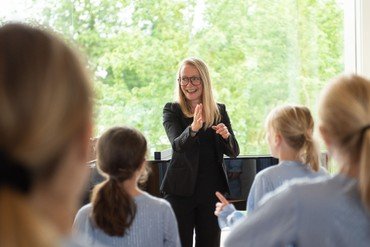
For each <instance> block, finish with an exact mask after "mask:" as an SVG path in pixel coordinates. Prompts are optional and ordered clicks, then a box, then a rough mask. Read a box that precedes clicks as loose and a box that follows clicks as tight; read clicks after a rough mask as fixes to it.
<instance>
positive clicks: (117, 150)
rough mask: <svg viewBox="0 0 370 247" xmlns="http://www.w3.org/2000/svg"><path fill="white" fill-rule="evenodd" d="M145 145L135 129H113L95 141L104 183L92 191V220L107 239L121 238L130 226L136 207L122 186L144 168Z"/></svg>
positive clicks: (141, 136)
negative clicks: (110, 237)
mask: <svg viewBox="0 0 370 247" xmlns="http://www.w3.org/2000/svg"><path fill="white" fill-rule="evenodd" d="M146 153H147V142H146V139H145V137H144V136H143V135H142V134H141V133H140V132H139V131H137V130H135V129H132V128H127V127H114V128H111V129H109V130H108V131H106V132H105V133H104V134H103V135H102V136H101V137H100V138H99V141H98V146H97V164H98V169H99V170H100V172H102V173H103V175H105V176H106V177H107V180H106V181H104V182H103V183H101V184H99V185H97V186H96V187H95V188H94V191H93V197H92V203H93V215H92V217H93V220H94V221H95V223H96V224H97V226H98V227H99V228H101V229H102V230H103V231H104V232H105V233H106V234H108V235H110V236H123V235H124V234H125V232H126V229H127V228H129V227H130V225H131V224H132V222H133V220H134V218H135V214H136V206H135V203H134V202H133V199H132V198H131V196H130V195H129V193H128V192H127V191H125V190H124V188H123V186H122V183H123V182H125V181H126V180H128V179H131V178H133V176H134V175H135V174H136V173H137V172H138V171H139V170H140V169H142V168H143V167H142V165H143V164H144V165H145V157H146Z"/></svg>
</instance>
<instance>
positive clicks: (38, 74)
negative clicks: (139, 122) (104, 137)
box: [0, 24, 92, 246]
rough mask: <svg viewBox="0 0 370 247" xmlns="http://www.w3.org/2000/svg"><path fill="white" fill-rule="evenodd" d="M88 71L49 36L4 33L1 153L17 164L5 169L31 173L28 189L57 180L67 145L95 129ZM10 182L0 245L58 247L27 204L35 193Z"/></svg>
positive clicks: (15, 29) (8, 28)
mask: <svg viewBox="0 0 370 247" xmlns="http://www.w3.org/2000/svg"><path fill="white" fill-rule="evenodd" d="M85 70H86V69H85V68H84V66H83V65H82V64H81V62H80V61H79V58H78V57H77V56H76V55H75V52H74V51H73V50H71V49H70V48H69V47H68V46H67V45H65V43H64V42H63V41H62V40H61V39H59V38H57V37H56V36H55V35H52V34H51V33H50V32H49V31H46V30H42V29H38V28H34V27H30V26H27V25H24V24H7V25H4V26H3V27H1V28H0V112H1V118H0V136H1V138H0V151H1V153H2V154H3V156H6V159H8V160H11V161H13V162H10V163H9V164H7V166H6V164H5V163H1V164H0V165H1V166H2V167H3V169H4V167H9V168H8V169H14V165H13V163H17V164H20V165H19V166H20V167H22V169H23V170H26V171H28V174H29V179H30V181H31V184H30V185H29V187H30V188H28V190H32V185H33V184H35V183H37V182H40V181H47V179H51V178H52V177H53V175H54V174H55V173H56V171H57V170H58V165H59V164H60V160H61V159H62V158H63V155H64V154H65V152H66V151H67V148H68V146H69V145H70V144H71V143H72V142H73V141H75V140H76V138H77V137H78V136H80V135H83V134H85V133H86V131H85V130H86V128H87V126H89V125H90V122H91V115H92V114H91V111H92V102H91V98H92V92H91V88H90V80H89V77H88V76H87V73H86V71H85ZM12 167H13V168H12ZM16 180H18V181H19V180H21V178H19V177H18V178H16ZM66 182H67V181H66ZM7 183H11V182H9V181H8V182H7ZM7 183H5V184H3V183H2V184H0V239H1V244H2V245H4V246H53V245H56V244H57V243H56V241H55V240H51V239H50V236H53V234H52V233H50V230H49V229H45V228H46V226H45V225H44V224H43V223H42V220H41V217H39V216H38V215H37V214H36V213H35V212H34V209H33V208H32V207H31V205H30V203H29V201H28V199H27V196H28V195H29V193H30V192H28V191H21V190H19V188H17V186H14V184H7ZM15 221H16V222H17V223H16V224H15V223H14V222H15Z"/></svg>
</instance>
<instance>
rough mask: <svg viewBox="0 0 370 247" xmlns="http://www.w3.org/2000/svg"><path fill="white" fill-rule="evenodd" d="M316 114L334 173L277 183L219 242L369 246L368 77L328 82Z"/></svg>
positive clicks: (369, 109)
mask: <svg viewBox="0 0 370 247" xmlns="http://www.w3.org/2000/svg"><path fill="white" fill-rule="evenodd" d="M319 118H320V124H319V129H320V133H321V136H322V137H323V140H324V142H325V144H326V146H327V149H328V152H329V154H330V155H331V156H332V157H333V158H334V159H335V160H336V161H337V164H338V165H339V173H338V174H336V175H334V176H333V177H331V178H327V179H321V180H315V181H312V180H311V181H309V180H306V181H303V180H302V181H300V182H298V183H297V182H296V183H294V184H290V185H287V186H282V187H280V188H279V191H274V192H273V193H272V194H270V196H269V198H266V199H265V198H264V201H265V202H264V203H263V204H262V205H261V206H260V207H258V209H257V210H256V211H255V212H254V213H253V214H252V215H251V216H250V217H248V220H245V221H242V222H240V224H238V225H237V226H236V227H235V228H233V229H232V231H231V232H230V234H229V236H228V238H227V239H226V242H225V246H233V247H237V246H300V247H305V246H336V247H345V246H369V243H370V234H369V233H370V151H369V150H370V81H369V80H367V79H365V78H362V77H360V76H356V75H349V76H341V77H338V78H335V79H334V80H332V81H331V82H330V83H329V84H328V85H327V86H326V88H325V89H324V91H323V93H322V95H321V99H320V104H319ZM266 233H268V234H266ZM270 233H273V234H270Z"/></svg>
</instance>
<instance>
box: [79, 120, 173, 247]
mask: <svg viewBox="0 0 370 247" xmlns="http://www.w3.org/2000/svg"><path fill="white" fill-rule="evenodd" d="M146 153H147V142H146V139H145V137H144V136H143V135H142V134H141V133H140V132H138V131H137V130H135V129H131V128H126V127H115V128H112V129H110V130H108V131H107V132H105V133H104V134H103V135H102V136H101V137H100V138H99V141H98V146H97V165H98V169H99V171H100V172H101V173H102V174H103V175H104V176H105V177H106V180H105V181H104V182H102V183H101V184H98V185H96V186H95V188H94V190H93V196H92V202H91V203H90V204H88V205H85V206H84V207H82V208H81V209H80V210H79V212H78V213H77V216H76V219H75V222H74V228H75V230H76V232H77V233H78V234H79V235H81V236H82V237H83V238H84V240H85V241H86V242H87V243H89V246H180V239H179V234H178V227H177V222H176V218H175V215H174V213H173V211H172V208H171V206H170V204H169V203H168V202H167V201H165V200H164V199H159V198H156V197H153V196H151V195H149V194H148V193H146V192H144V191H142V190H140V189H139V188H138V181H139V180H140V178H143V176H145V174H146V162H145V156H146Z"/></svg>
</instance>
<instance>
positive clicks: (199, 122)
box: [191, 104, 203, 132]
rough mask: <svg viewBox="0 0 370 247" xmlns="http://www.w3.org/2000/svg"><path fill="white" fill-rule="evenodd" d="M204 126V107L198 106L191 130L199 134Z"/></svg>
mask: <svg viewBox="0 0 370 247" xmlns="http://www.w3.org/2000/svg"><path fill="white" fill-rule="evenodd" d="M202 126H203V105H202V104H197V106H196V107H195V110H194V117H193V123H192V124H191V130H192V131H195V132H197V131H198V130H200V128H202Z"/></svg>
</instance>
